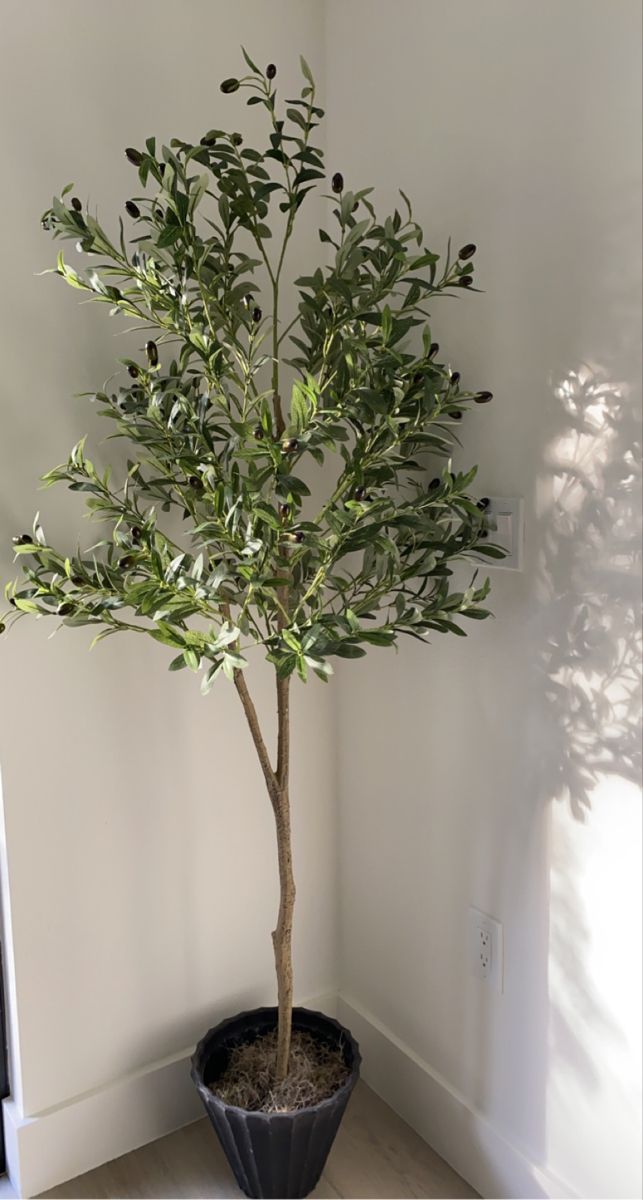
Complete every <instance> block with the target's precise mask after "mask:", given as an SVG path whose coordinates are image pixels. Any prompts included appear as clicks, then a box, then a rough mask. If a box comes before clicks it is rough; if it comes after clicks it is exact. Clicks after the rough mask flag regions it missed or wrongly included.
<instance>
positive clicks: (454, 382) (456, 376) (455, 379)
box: [451, 371, 460, 387]
mask: <svg viewBox="0 0 643 1200" xmlns="http://www.w3.org/2000/svg"><path fill="white" fill-rule="evenodd" d="M459 382H460V372H459V371H454V372H453V375H452V376H451V383H452V385H453V387H457V386H458V384H459Z"/></svg>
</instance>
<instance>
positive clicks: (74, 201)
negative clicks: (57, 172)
mask: <svg viewBox="0 0 643 1200" xmlns="http://www.w3.org/2000/svg"><path fill="white" fill-rule="evenodd" d="M71 206H72V208H73V210H74V212H82V208H83V206H82V204H81V202H80V200H79V199H78V196H72V198H71Z"/></svg>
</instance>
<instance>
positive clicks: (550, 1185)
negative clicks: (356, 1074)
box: [337, 995, 578, 1200]
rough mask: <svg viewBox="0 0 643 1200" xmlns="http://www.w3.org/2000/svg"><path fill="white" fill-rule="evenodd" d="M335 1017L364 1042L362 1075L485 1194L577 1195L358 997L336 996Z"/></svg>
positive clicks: (499, 1197) (525, 1199) (565, 1199)
mask: <svg viewBox="0 0 643 1200" xmlns="http://www.w3.org/2000/svg"><path fill="white" fill-rule="evenodd" d="M337 1019H338V1020H339V1021H341V1023H342V1025H346V1026H347V1027H348V1028H349V1029H350V1031H351V1033H352V1034H353V1035H354V1036H355V1038H356V1039H357V1041H358V1042H359V1045H360V1050H361V1052H362V1071H361V1073H362V1077H363V1079H364V1081H365V1082H366V1083H367V1084H368V1085H369V1087H371V1088H372V1089H373V1091H374V1092H377V1094H378V1095H379V1096H381V1097H382V1099H383V1100H385V1101H386V1103H387V1104H390V1106H391V1108H393V1109H394V1110H395V1112H397V1113H398V1114H399V1115H400V1116H401V1117H402V1118H403V1119H404V1120H405V1121H406V1122H407V1123H408V1124H409V1125H411V1126H412V1128H413V1129H415V1130H416V1132H417V1133H419V1135H420V1137H422V1138H424V1140H425V1141H426V1142H428V1143H429V1145H431V1146H432V1147H433V1149H434V1150H436V1151H437V1152H438V1154H440V1155H441V1156H442V1158H444V1159H446V1161H447V1162H448V1163H450V1164H451V1166H452V1167H453V1168H454V1170H455V1171H457V1172H458V1174H460V1175H462V1177H463V1178H464V1179H466V1180H467V1181H468V1182H469V1183H470V1184H471V1186H472V1187H474V1188H475V1189H476V1191H478V1192H479V1193H480V1195H481V1196H487V1197H495V1198H496V1200H505V1198H506V1200H512V1198H514V1200H515V1198H516V1197H520V1200H533V1198H534V1197H556V1200H578V1194H577V1193H576V1192H574V1191H573V1189H572V1188H570V1187H569V1186H568V1185H567V1184H565V1183H563V1182H562V1180H560V1179H557V1178H556V1177H555V1176H554V1175H552V1174H551V1172H549V1171H546V1170H544V1169H542V1168H541V1167H539V1166H537V1165H536V1164H535V1163H532V1162H530V1161H529V1159H528V1157H527V1156H526V1155H525V1154H524V1153H523V1151H521V1150H519V1149H517V1148H516V1147H515V1146H513V1145H511V1144H510V1143H509V1142H507V1141H506V1140H505V1139H504V1138H503V1137H502V1136H501V1135H500V1134H499V1133H498V1132H497V1131H496V1130H495V1129H493V1127H492V1126H491V1125H490V1124H489V1123H488V1121H486V1120H485V1118H484V1117H483V1116H482V1114H481V1113H479V1112H476V1111H475V1110H474V1109H472V1108H471V1107H470V1106H469V1105H468V1103H467V1101H466V1100H465V1098H464V1096H461V1095H460V1094H459V1093H458V1092H457V1091H455V1089H454V1088H452V1087H451V1086H450V1084H448V1083H447V1082H446V1080H445V1079H442V1078H441V1077H440V1076H439V1075H438V1074H437V1073H436V1072H435V1071H433V1070H432V1068H431V1067H430V1066H429V1064H428V1063H426V1062H424V1061H423V1060H422V1059H421V1058H420V1057H419V1056H418V1055H417V1054H415V1053H414V1051H413V1050H411V1048H410V1047H409V1046H406V1045H405V1044H404V1042H402V1041H400V1039H399V1038H397V1037H396V1036H395V1034H393V1033H392V1032H391V1031H390V1030H389V1029H387V1028H386V1027H385V1026H384V1025H382V1024H381V1022H380V1021H378V1020H377V1018H376V1017H374V1016H373V1015H372V1014H371V1013H368V1012H367V1011H366V1010H365V1009H363V1008H362V1007H361V1006H360V1005H359V1004H358V1003H357V1002H356V1001H355V1000H352V999H348V998H346V997H343V996H341V995H340V996H339V997H338V1001H337Z"/></svg>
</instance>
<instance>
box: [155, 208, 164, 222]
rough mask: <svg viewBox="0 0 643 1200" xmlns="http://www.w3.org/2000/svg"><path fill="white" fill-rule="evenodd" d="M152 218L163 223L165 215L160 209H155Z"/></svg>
mask: <svg viewBox="0 0 643 1200" xmlns="http://www.w3.org/2000/svg"><path fill="white" fill-rule="evenodd" d="M154 216H155V217H156V219H157V221H163V220H164V219H165V213H164V212H163V209H162V208H155V209H154Z"/></svg>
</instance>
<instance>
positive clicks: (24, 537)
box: [11, 533, 33, 546]
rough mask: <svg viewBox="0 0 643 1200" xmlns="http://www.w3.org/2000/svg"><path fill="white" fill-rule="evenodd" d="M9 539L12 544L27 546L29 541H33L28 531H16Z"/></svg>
mask: <svg viewBox="0 0 643 1200" xmlns="http://www.w3.org/2000/svg"><path fill="white" fill-rule="evenodd" d="M11 541H12V542H13V544H14V546H28V545H29V543H30V542H33V538H32V536H31V534H30V533H18V534H16V536H15V537H14V538H12V539H11Z"/></svg>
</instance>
